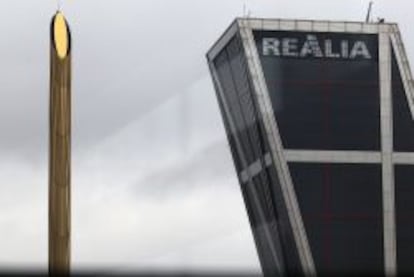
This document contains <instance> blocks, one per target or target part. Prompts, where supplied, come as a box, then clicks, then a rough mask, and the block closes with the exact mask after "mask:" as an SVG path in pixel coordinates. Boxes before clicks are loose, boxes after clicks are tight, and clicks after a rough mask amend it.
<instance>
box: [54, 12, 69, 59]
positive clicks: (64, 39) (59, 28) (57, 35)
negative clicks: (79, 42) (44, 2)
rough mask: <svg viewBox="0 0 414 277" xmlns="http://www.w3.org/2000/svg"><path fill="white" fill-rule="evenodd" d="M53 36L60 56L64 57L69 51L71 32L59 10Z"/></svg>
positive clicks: (55, 19)
mask: <svg viewBox="0 0 414 277" xmlns="http://www.w3.org/2000/svg"><path fill="white" fill-rule="evenodd" d="M53 38H54V42H53V43H54V44H55V48H56V51H57V54H58V57H59V58H61V59H63V58H65V57H66V55H67V54H68V51H69V32H68V26H67V24H66V20H65V17H64V16H63V14H62V13H61V12H58V13H57V14H56V15H55V18H54V24H53Z"/></svg>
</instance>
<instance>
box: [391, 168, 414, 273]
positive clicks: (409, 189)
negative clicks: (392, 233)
mask: <svg viewBox="0 0 414 277" xmlns="http://www.w3.org/2000/svg"><path fill="white" fill-rule="evenodd" d="M413 180H414V165H397V166H395V200H396V217H397V218H396V221H397V246H398V247H397V263H398V273H399V274H409V273H411V274H412V273H413V272H414V263H413V258H412V257H413V252H414V235H413V234H414V201H413V199H414V186H413Z"/></svg>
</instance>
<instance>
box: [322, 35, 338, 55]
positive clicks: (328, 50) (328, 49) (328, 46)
mask: <svg viewBox="0 0 414 277" xmlns="http://www.w3.org/2000/svg"><path fill="white" fill-rule="evenodd" d="M325 56H326V57H327V58H340V57H341V55H340V54H339V53H334V52H333V49H332V40H330V39H327V40H325Z"/></svg>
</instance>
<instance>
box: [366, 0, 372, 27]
mask: <svg viewBox="0 0 414 277" xmlns="http://www.w3.org/2000/svg"><path fill="white" fill-rule="evenodd" d="M373 5H374V1H370V2H369V6H368V12H367V17H366V18H365V23H369V22H370V21H371V12H372V6H373Z"/></svg>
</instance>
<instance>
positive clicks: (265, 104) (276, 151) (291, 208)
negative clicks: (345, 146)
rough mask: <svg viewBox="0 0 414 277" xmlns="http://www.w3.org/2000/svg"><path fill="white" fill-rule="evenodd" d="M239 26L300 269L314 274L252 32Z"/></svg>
mask: <svg viewBox="0 0 414 277" xmlns="http://www.w3.org/2000/svg"><path fill="white" fill-rule="evenodd" d="M239 24H240V34H241V37H242V41H243V43H244V51H245V55H246V57H247V62H248V67H249V71H250V76H251V78H252V83H253V87H254V92H255V98H256V99H257V102H258V107H259V111H260V114H261V116H262V117H263V124H264V127H265V130H266V134H267V135H268V136H269V137H270V138H271V139H269V146H270V148H271V153H272V158H273V160H274V164H275V166H276V169H277V174H278V176H279V178H280V184H281V188H282V193H283V199H284V202H285V204H286V208H287V210H288V215H289V221H290V224H291V227H292V230H293V234H294V238H295V242H296V247H297V249H298V252H299V257H300V260H301V264H302V269H303V271H304V274H306V275H314V274H315V267H314V263H313V258H312V254H311V251H310V248H309V243H308V239H307V236H306V231H305V228H304V225H303V221H302V217H301V214H300V211H299V206H298V203H297V199H296V195H295V192H294V189H293V184H292V180H291V177H290V175H289V169H288V166H287V163H286V160H285V159H284V157H283V151H282V149H283V147H282V144H281V141H280V136H279V130H278V127H277V124H276V122H275V118H274V112H273V108H272V105H271V102H270V99H269V92H268V89H267V87H266V83H265V79H264V76H263V71H262V69H261V66H260V61H259V56H258V53H257V49H256V47H255V42H254V38H253V34H252V29H251V26H250V25H249V21H247V20H240V21H239ZM290 25H291V22H286V24H285V27H286V28H288V27H289V28H290V27H292V26H290Z"/></svg>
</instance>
